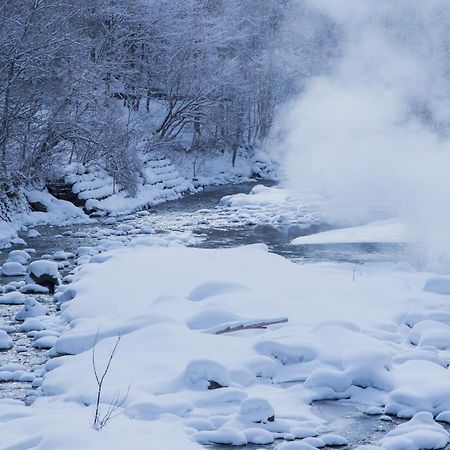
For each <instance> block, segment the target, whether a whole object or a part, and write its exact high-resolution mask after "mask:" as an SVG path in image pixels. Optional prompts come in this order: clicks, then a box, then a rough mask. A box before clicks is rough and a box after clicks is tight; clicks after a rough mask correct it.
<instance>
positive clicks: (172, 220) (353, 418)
mask: <svg viewBox="0 0 450 450" xmlns="http://www.w3.org/2000/svg"><path fill="white" fill-rule="evenodd" d="M253 186H254V183H246V184H240V185H229V186H220V187H210V188H207V189H205V190H204V191H203V192H200V193H197V194H193V195H188V196H185V197H184V198H182V199H180V200H177V201H173V202H169V203H166V204H162V205H159V206H156V207H154V208H151V209H149V210H148V211H147V212H144V213H139V214H136V215H130V216H126V217H122V218H120V219H119V220H118V222H117V223H113V221H112V220H102V219H99V221H98V222H96V223H93V224H88V225H76V226H72V227H70V228H68V227H51V226H44V227H36V229H37V230H38V231H39V232H40V233H41V236H40V237H38V238H33V239H28V238H26V237H25V236H22V237H23V238H24V239H25V240H26V241H27V246H28V247H32V248H33V249H34V250H35V252H34V253H32V257H33V259H39V258H41V257H42V255H45V254H53V253H54V252H56V251H58V250H65V251H69V252H70V251H74V250H75V249H76V248H78V247H80V246H94V245H96V244H97V243H98V242H99V241H100V240H101V239H105V237H108V236H109V237H110V238H111V237H113V238H115V239H129V238H131V237H134V236H135V235H139V234H140V233H142V232H143V231H142V230H144V229H145V228H146V227H147V228H152V229H154V231H155V233H156V235H164V234H167V233H172V232H190V233H192V234H193V235H194V236H195V237H196V238H197V239H196V241H195V242H196V243H195V244H194V245H195V246H198V247H203V248H220V247H231V246H237V245H245V244H253V243H260V242H263V243H265V244H266V245H267V246H268V247H269V250H270V251H272V252H275V253H278V254H280V255H283V256H285V257H287V258H289V259H291V260H293V261H295V262H297V263H302V262H319V261H340V262H347V263H357V264H365V263H368V262H371V263H373V262H375V263H376V262H386V261H389V262H395V261H399V260H401V259H402V258H403V256H404V252H405V251H406V250H407V249H406V248H405V247H404V246H402V245H391V244H389V245H382V244H363V245H357V244H355V245H351V244H345V245H302V246H294V245H291V240H292V239H293V238H295V237H298V236H300V235H308V234H311V233H315V232H318V231H324V230H327V229H331V228H332V226H331V225H329V224H324V223H321V222H320V221H319V220H316V219H314V217H313V218H312V216H311V214H309V213H308V212H307V211H306V212H305V213H304V214H303V213H300V214H299V215H298V217H297V218H296V219H295V220H290V221H288V222H286V221H285V220H279V218H278V219H277V220H275V221H274V220H273V218H274V216H273V214H275V212H273V211H270V210H267V211H265V210H264V209H262V210H260V211H258V212H257V214H256V215H255V216H254V215H253V212H252V211H250V212H247V213H246V214H242V212H240V211H238V210H236V209H233V208H227V207H222V206H220V205H219V202H220V199H221V198H222V197H224V196H225V195H230V194H235V193H248V192H249V191H250V190H251V189H252V187H253ZM277 213H278V212H277ZM277 217H278V216H277ZM280 217H281V216H280ZM120 223H124V224H129V225H130V227H129V228H130V229H131V230H130V231H128V232H122V233H120V232H118V231H117V228H116V227H117V225H118V224H120ZM143 227H144V228H143ZM147 232H148V231H147ZM23 248H24V247H23V246H14V247H12V248H11V249H5V250H3V251H1V252H0V264H3V262H5V260H6V258H7V255H8V253H9V251H10V250H12V249H23ZM61 265H62V266H65V267H62V271H63V275H64V274H67V273H69V271H70V270H71V269H72V268H73V267H74V265H75V262H74V260H73V259H69V260H67V261H64V262H61ZM22 279H23V277H0V284H1V285H6V284H7V283H9V282H11V281H20V280H22ZM33 297H35V298H37V299H38V300H39V301H40V302H41V303H43V304H45V305H46V306H47V307H48V308H49V313H50V320H52V321H53V323H54V325H55V323H56V325H57V327H56V328H57V329H59V330H60V331H61V332H63V331H64V326H65V325H64V323H63V322H62V320H61V319H60V318H59V315H58V312H57V308H56V306H55V304H54V303H53V301H52V297H51V295H33ZM20 307H21V306H20V305H17V306H15V305H9V306H6V305H0V329H4V330H6V331H8V332H9V333H10V337H11V338H12V340H13V342H14V345H15V348H13V349H11V350H9V351H4V352H1V353H0V377H1V368H2V367H4V366H5V364H8V363H16V364H22V365H23V366H24V367H25V369H26V370H27V371H29V372H32V373H33V374H34V375H36V378H37V381H35V383H34V386H38V385H39V377H40V376H41V375H42V373H43V364H45V362H46V361H47V360H48V356H47V352H46V350H45V349H44V350H43V349H36V348H34V347H33V342H34V340H33V336H32V334H29V333H28V334H27V333H26V332H22V331H20V330H18V327H17V325H19V322H17V321H16V320H15V319H14V316H15V314H16V312H17V311H18V310H19V309H20ZM58 327H59V328H58ZM17 346H19V349H20V351H17ZM33 392H34V391H33V388H32V385H31V383H30V381H5V382H0V398H15V399H26V401H27V402H31V401H32V399H33ZM314 409H315V411H316V413H317V415H318V416H320V417H322V418H324V419H325V420H326V421H327V423H329V424H330V426H332V427H333V428H335V429H337V430H338V431H339V432H340V433H341V434H343V435H345V436H346V437H347V438H348V440H349V442H350V443H351V444H350V445H349V447H347V448H354V446H355V445H356V444H361V443H364V442H373V441H374V440H376V439H377V438H378V437H379V436H380V435H381V434H383V433H384V432H386V431H388V430H389V429H391V428H392V427H393V426H394V425H395V424H394V423H393V422H392V423H391V422H381V421H380V420H379V419H377V418H376V417H371V416H367V415H365V414H363V413H362V412H361V411H360V410H359V409H358V407H357V406H356V405H352V404H349V403H345V402H318V403H317V404H315V405H314ZM213 448H214V449H217V450H218V449H222V448H225V447H221V446H214V447H213ZM247 448H248V449H250V448H262V447H261V446H248V447H247ZM264 448H267V449H270V448H273V447H270V446H268V447H267V446H266V447H264Z"/></svg>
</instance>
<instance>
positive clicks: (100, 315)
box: [0, 240, 450, 449]
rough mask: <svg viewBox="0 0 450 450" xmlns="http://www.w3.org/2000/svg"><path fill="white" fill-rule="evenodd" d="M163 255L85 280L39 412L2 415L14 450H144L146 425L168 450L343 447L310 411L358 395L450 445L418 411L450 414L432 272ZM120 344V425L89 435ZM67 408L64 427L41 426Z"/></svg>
mask: <svg viewBox="0 0 450 450" xmlns="http://www.w3.org/2000/svg"><path fill="white" fill-rule="evenodd" d="M160 244H161V243H157V242H155V241H151V240H149V241H145V240H144V241H142V240H141V241H140V242H139V241H138V242H136V243H135V244H133V245H132V247H131V248H130V246H128V247H127V248H121V249H116V250H112V251H109V252H107V253H104V254H103V256H102V258H100V259H97V260H96V262H95V263H91V264H87V265H84V266H83V268H82V269H81V270H80V271H78V272H77V274H76V275H75V277H74V280H73V282H72V283H71V284H70V285H69V287H68V288H66V289H65V291H66V292H69V290H70V295H69V296H64V300H61V301H62V304H61V310H62V316H63V318H64V319H65V320H66V321H67V323H68V324H69V325H70V331H67V332H65V333H63V335H62V336H61V337H60V338H59V339H57V340H56V342H55V345H54V346H53V350H51V352H52V353H53V354H54V355H55V356H56V355H67V356H60V357H58V358H56V359H54V360H52V361H51V362H49V363H47V365H46V373H45V375H44V378H43V383H42V387H41V388H40V391H41V392H42V394H43V396H42V397H38V398H37V399H36V401H35V402H34V403H33V405H32V406H31V407H29V408H25V407H24V406H20V405H12V404H5V408H3V405H2V411H3V413H2V414H1V415H0V421H1V422H3V424H4V425H5V427H2V429H3V428H7V429H8V433H9V432H11V436H14V439H16V441H15V442H16V445H18V444H20V445H22V447H21V448H27V447H26V446H25V443H26V442H30V440H32V441H33V442H34V443H35V445H36V446H37V445H40V446H41V447H40V448H45V449H53V448H54V449H57V448H61V445H62V442H63V440H69V441H70V442H71V443H72V446H73V448H119V447H118V446H117V445H118V444H115V446H111V447H109V446H110V445H112V441H113V440H117V442H119V443H123V442H124V441H125V439H126V438H127V437H129V435H130V433H133V434H134V438H133V439H134V441H133V442H135V445H137V447H143V446H145V442H146V440H148V438H149V435H148V430H149V429H151V430H152V442H154V443H155V446H156V447H155V448H161V449H164V448H167V449H169V448H180V449H181V448H183V449H184V448H186V449H187V448H196V444H195V442H198V443H208V442H209V443H213V442H216V443H222V444H224V443H227V444H233V445H243V444H246V443H259V444H264V443H266V444H268V443H270V442H272V441H273V440H274V439H281V442H282V441H283V440H288V441H290V440H291V439H293V438H297V439H301V438H304V439H303V441H302V442H304V443H307V442H309V441H308V440H307V439H306V435H307V436H310V437H311V438H312V437H314V438H315V439H319V440H316V441H311V442H316V443H318V444H320V440H321V441H322V442H325V443H326V442H329V443H330V442H331V441H333V442H335V443H338V442H340V443H344V442H345V440H344V439H343V438H341V437H339V436H335V435H334V434H333V433H334V432H335V430H331V429H329V428H328V427H326V426H324V421H323V420H321V419H320V418H319V417H317V416H316V415H315V414H314V412H313V411H312V409H311V406H310V404H311V402H312V401H314V400H317V399H325V398H327V399H328V398H335V399H340V398H350V399H351V400H352V401H354V402H357V403H359V404H365V405H367V413H369V414H380V415H383V414H387V413H388V414H394V415H398V416H399V417H403V418H408V417H412V416H414V415H415V414H417V413H421V415H420V414H419V416H418V418H416V419H414V420H415V423H416V424H417V426H418V427H419V429H420V428H423V430H424V436H428V438H429V439H431V441H430V440H428V441H427V442H434V441H433V436H434V437H436V436H438V437H440V438H441V439H444V438H445V436H447V435H446V432H444V431H439V430H440V428H439V425H437V424H436V423H435V422H434V421H432V420H431V422H430V421H429V420H428V417H429V416H424V414H423V412H424V411H427V412H430V413H431V414H432V415H434V416H437V415H438V414H441V417H444V416H443V415H442V413H444V412H445V411H447V410H450V404H449V403H448V398H450V397H449V394H450V385H449V384H448V382H447V372H448V370H447V369H446V368H445V364H444V362H445V353H442V354H440V353H439V350H438V349H439V348H442V345H443V344H442V343H443V342H444V341H443V339H444V337H443V336H444V335H443V334H442V331H441V329H443V327H446V326H447V325H445V324H444V323H443V322H439V317H445V316H446V314H448V312H447V307H446V305H445V298H446V297H445V296H444V295H442V292H441V293H437V292H438V291H439V290H438V291H436V289H435V288H434V286H436V282H434V281H433V280H432V279H431V278H432V276H431V275H430V274H428V273H411V272H410V271H402V270H400V269H397V270H392V269H387V268H378V269H377V270H375V269H373V270H366V271H363V272H362V273H357V274H356V275H355V273H354V270H353V268H352V267H348V266H345V265H339V264H338V265H336V264H322V265H320V264H319V265H317V264H313V265H297V264H293V263H291V262H289V261H287V260H285V259H284V258H282V257H279V256H277V255H273V254H269V253H267V252H266V250H265V248H264V247H263V246H249V247H240V248H235V249H225V250H220V249H216V250H203V249H193V248H191V249H189V248H186V247H183V246H181V247H178V246H176V247H173V246H172V247H167V246H166V244H164V246H161V245H160ZM149 245H150V247H149ZM445 283H447V284H445ZM438 284H439V283H438ZM447 285H450V281H445V280H444V281H441V283H440V284H439V286H441V287H442V286H447ZM424 286H425V289H424ZM70 298H72V300H68V299H70ZM412 299H414V300H412ZM67 300H68V301H67ZM443 302H444V303H443ZM437 331H439V332H440V333H441V334H440V337H439V338H438V341H436V339H437V338H436V337H435V338H434V337H433V336H436V332H437ZM119 335H120V336H121V339H120V342H119V344H118V346H117V351H116V352H115V353H114V356H113V359H112V362H111V366H110V370H109V371H108V374H107V379H106V380H107V381H105V385H104V387H103V391H102V398H101V411H102V413H101V414H106V413H107V411H108V408H109V407H110V406H111V405H114V404H115V403H116V402H117V399H120V402H118V404H119V403H120V408H119V409H118V410H117V412H121V413H122V414H121V417H120V419H119V418H116V419H114V420H111V421H110V423H108V424H107V425H106V426H105V427H104V428H103V429H102V430H101V431H93V430H92V425H93V423H92V420H93V417H94V412H95V399H96V395H97V393H98V390H97V385H96V382H95V375H94V371H93V365H92V355H93V353H92V352H93V348H94V347H95V355H96V356H95V358H97V359H96V361H97V362H96V364H97V365H98V367H97V369H98V370H103V368H104V367H105V364H106V363H107V361H108V358H109V356H110V355H111V352H112V351H113V348H114V346H115V344H116V343H117V336H119ZM445 342H449V343H450V341H445ZM445 345H448V344H445ZM430 346H435V349H436V350H435V351H434V352H430V350H429V348H430ZM219 355H220V356H219ZM100 368H101V369H100ZM423 377H425V379H429V380H433V383H432V384H429V383H423ZM116 406H117V405H116ZM5 411H7V412H5ZM58 412H59V414H65V415H67V417H70V422H71V423H70V425H68V426H66V427H64V428H63V431H61V429H59V428H58V427H57V426H48V425H45V426H44V425H43V424H44V423H49V422H50V421H52V418H55V417H56V415H57V414H58ZM10 417H14V420H13V421H11V420H10ZM431 417H432V416H431ZM146 423H148V425H149V427H148V428H146V427H145V425H144V424H146ZM6 424H7V426H6ZM20 428H22V429H24V428H28V429H29V432H28V433H27V437H26V441H25V440H23V439H25V438H23V439H22V441H21V440H18V436H20V435H21V433H20V432H18V430H19V429H20ZM416 428H417V427H416ZM144 429H145V430H146V431H144ZM427 429H428V431H430V430H431V431H430V433H431V434H430V433H427V432H426V431H427ZM167 430H170V433H169V434H170V435H171V434H172V433H173V434H174V436H176V439H177V443H176V445H178V447H173V445H175V444H174V442H173V440H172V439H173V438H172V437H171V436H169V435H168V434H167ZM1 434H2V436H1V437H2V442H7V443H8V445H12V444H11V443H10V442H9V441H8V440H5V439H7V438H8V436H4V433H3V432H2V433H1ZM22 436H23V434H22ZM305 439H306V440H305ZM386 439H387V438H386ZM388 440H389V439H388ZM386 442H387V441H386ZM37 443H39V444H37ZM382 447H383V448H395V447H389V446H384V445H382ZM7 448H8V447H7ZM38 448H39V447H38ZM198 448H200V447H198ZM280 448H284V447H282V446H280ZM286 448H288V447H286ZM289 448H290V447H289ZM293 448H294V447H293ZM298 448H301V447H298ZM305 448H306V447H305ZM410 448H425V447H420V446H415V447H410ZM427 448H438V447H427Z"/></svg>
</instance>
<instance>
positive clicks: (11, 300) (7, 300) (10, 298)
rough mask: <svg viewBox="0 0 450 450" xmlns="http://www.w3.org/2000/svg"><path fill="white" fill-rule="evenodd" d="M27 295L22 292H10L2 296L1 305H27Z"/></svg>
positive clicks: (0, 298)
mask: <svg viewBox="0 0 450 450" xmlns="http://www.w3.org/2000/svg"><path fill="white" fill-rule="evenodd" d="M25 299H26V297H25V295H23V294H21V293H20V292H16V291H13V292H8V293H6V294H3V295H0V305H23V304H24V303H25Z"/></svg>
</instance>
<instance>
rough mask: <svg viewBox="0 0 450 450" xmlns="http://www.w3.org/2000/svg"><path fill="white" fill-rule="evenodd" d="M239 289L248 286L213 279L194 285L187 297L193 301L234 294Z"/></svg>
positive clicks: (245, 288)
mask: <svg viewBox="0 0 450 450" xmlns="http://www.w3.org/2000/svg"><path fill="white" fill-rule="evenodd" d="M241 291H248V288H247V287H246V286H243V285H241V284H238V283H230V282H226V281H213V282H208V283H204V284H201V285H199V286H196V287H195V288H194V289H193V290H192V291H191V293H190V294H189V295H188V299H189V300H192V301H194V302H199V301H202V300H206V299H207V298H209V297H214V296H218V295H226V294H235V293H239V292H241Z"/></svg>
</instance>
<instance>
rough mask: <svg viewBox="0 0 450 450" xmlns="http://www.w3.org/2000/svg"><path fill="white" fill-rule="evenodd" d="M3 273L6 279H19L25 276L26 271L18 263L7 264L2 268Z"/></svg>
mask: <svg viewBox="0 0 450 450" xmlns="http://www.w3.org/2000/svg"><path fill="white" fill-rule="evenodd" d="M1 273H2V275H3V276H4V277H17V276H21V275H25V273H26V269H25V267H23V265H22V264H20V263H18V262H5V264H3V266H2V272H1Z"/></svg>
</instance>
